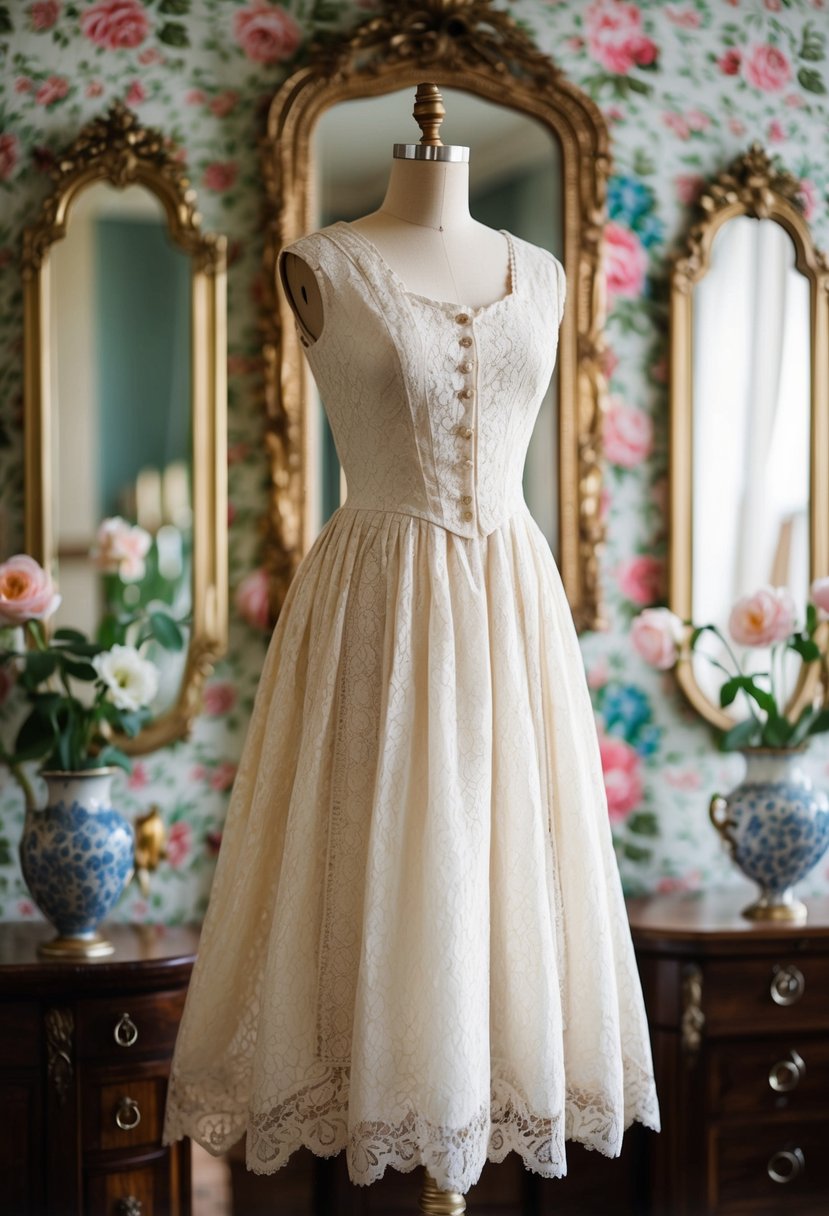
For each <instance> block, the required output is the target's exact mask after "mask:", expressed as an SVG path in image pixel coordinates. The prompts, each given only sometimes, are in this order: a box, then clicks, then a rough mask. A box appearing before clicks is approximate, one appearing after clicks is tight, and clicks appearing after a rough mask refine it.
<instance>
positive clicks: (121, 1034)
mask: <svg viewBox="0 0 829 1216" xmlns="http://www.w3.org/2000/svg"><path fill="white" fill-rule="evenodd" d="M112 1036H113V1038H114V1039H115V1042H116V1043H117V1044H118V1046H119V1047H132V1045H133V1043H134V1042H135V1041H136V1039H137V1038H138V1027H137V1026H136V1024H135V1022H134V1021H133V1020H132V1018H131V1017H130V1015H129V1014H128V1013H122V1014H121V1016H120V1018H119V1019H118V1022H117V1023H116V1025H115V1029H114V1030H113V1032H112Z"/></svg>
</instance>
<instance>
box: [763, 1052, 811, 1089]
mask: <svg viewBox="0 0 829 1216" xmlns="http://www.w3.org/2000/svg"><path fill="white" fill-rule="evenodd" d="M805 1071H806V1065H805V1064H804V1063H803V1060H802V1058H801V1057H800V1056H799V1055H798V1053H797V1052H796V1051H790V1052H789V1058H788V1059H787V1060H778V1061H777V1063H776V1064H772V1066H771V1068H770V1069H769V1085H770V1086H771V1088H772V1089H773V1090H774V1091H775V1093H778V1094H787V1093H790V1092H791V1090H793V1089H796V1088H797V1085H798V1082H799V1081H800V1078H801V1077H802V1076H803V1074H804V1072H805Z"/></svg>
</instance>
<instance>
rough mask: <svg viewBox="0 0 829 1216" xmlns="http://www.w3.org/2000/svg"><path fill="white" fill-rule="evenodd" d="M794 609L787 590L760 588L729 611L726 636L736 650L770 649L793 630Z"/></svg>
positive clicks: (745, 596)
mask: <svg viewBox="0 0 829 1216" xmlns="http://www.w3.org/2000/svg"><path fill="white" fill-rule="evenodd" d="M794 621H795V606H794V600H793V599H792V595H791V592H790V591H789V589H788V587H761V588H760V590H759V591H755V592H754V594H753V595H744V596H742V598H741V599H739V600H737V603H736V604H735V605H734V607H733V608H732V609H731V614H730V615H729V618H728V632H729V633H730V634H731V636H732V638H733V639H734V641H735V642H736V643H737V644H738V646H771V645H773V643H774V642H782V641H783V640H784V638H787V637H788V636H789V634H790V633H791V632H792V630H793V629H794Z"/></svg>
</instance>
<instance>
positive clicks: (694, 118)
mask: <svg viewBox="0 0 829 1216" xmlns="http://www.w3.org/2000/svg"><path fill="white" fill-rule="evenodd" d="M685 121H686V122H687V124H688V127H689V129H690V130H691V131H707V130H708V128H709V127H710V126H711V119H710V118H709V117H708V115H707V114H704V113H703V112H702V110H688V111H687V112H686V114H685Z"/></svg>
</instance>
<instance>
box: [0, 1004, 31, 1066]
mask: <svg viewBox="0 0 829 1216" xmlns="http://www.w3.org/2000/svg"><path fill="white" fill-rule="evenodd" d="M0 1012H2V1016H3V1033H2V1034H0V1068H37V1067H38V1066H39V1064H40V1051H41V1010H40V1006H39V1005H36V1004H35V1003H34V1002H33V1001H10V1002H7V1003H6V1002H4V1003H3V1004H2V1005H0Z"/></svg>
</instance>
